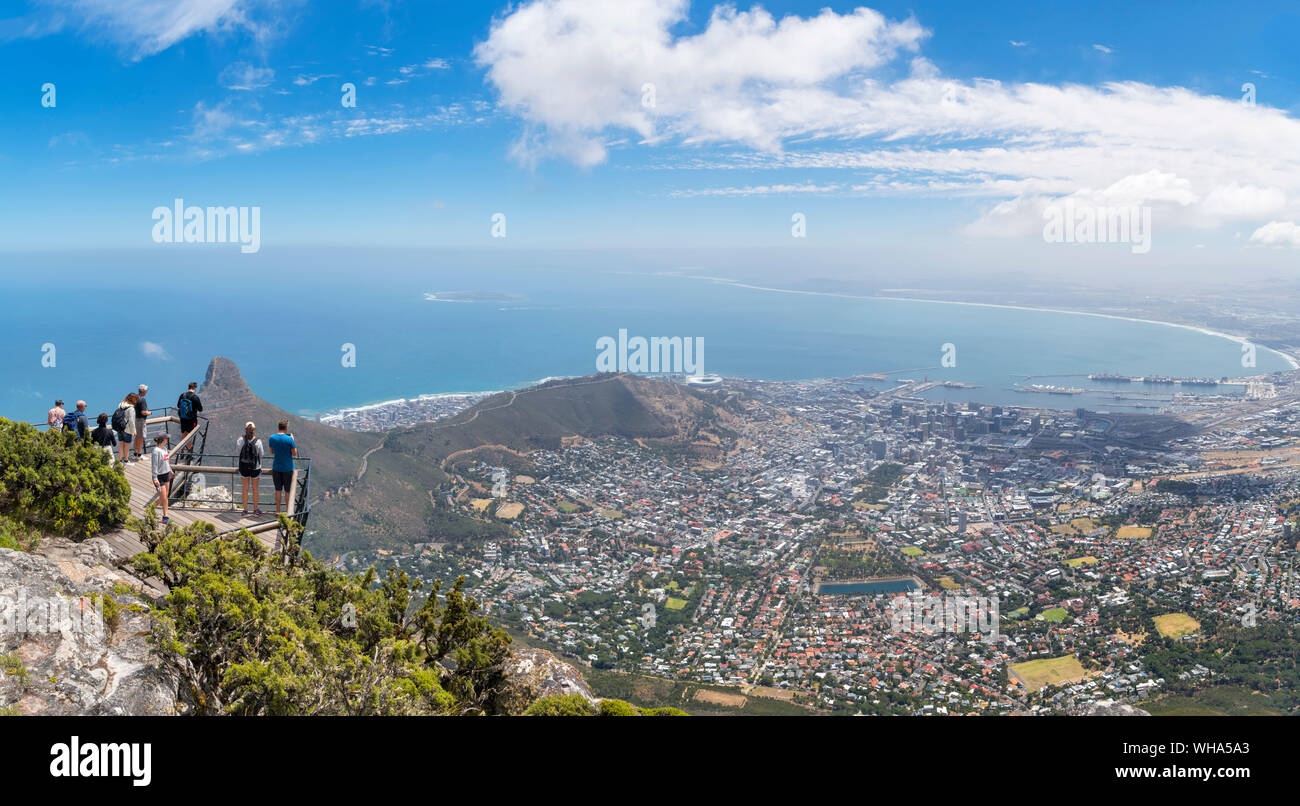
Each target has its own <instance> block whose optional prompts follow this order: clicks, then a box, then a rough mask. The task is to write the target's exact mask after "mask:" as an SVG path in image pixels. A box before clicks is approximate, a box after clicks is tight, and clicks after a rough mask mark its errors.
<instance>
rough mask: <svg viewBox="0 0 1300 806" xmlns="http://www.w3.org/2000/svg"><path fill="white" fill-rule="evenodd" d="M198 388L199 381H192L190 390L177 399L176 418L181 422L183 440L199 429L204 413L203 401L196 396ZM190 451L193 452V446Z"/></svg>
mask: <svg viewBox="0 0 1300 806" xmlns="http://www.w3.org/2000/svg"><path fill="white" fill-rule="evenodd" d="M198 388H199V384H198V382H197V381H190V386H189V388H188V389H186V390H185V392H184V393H183V394H182V395H181V396H180V397H178V398H176V416H177V417H179V418H180V421H181V439H182V440H183V439H185V435H186V434H188V433H189V432H191V431H193V430H194V429H195V428H198V425H199V412H201V411H203V401H202V400H200V399H199V396H198V395H197V394H195V391H194V390H195V389H198ZM190 451H191V452H193V447H192V446H191V448H190Z"/></svg>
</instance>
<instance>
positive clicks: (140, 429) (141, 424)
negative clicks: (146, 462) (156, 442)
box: [134, 384, 149, 459]
mask: <svg viewBox="0 0 1300 806" xmlns="http://www.w3.org/2000/svg"><path fill="white" fill-rule="evenodd" d="M148 391H149V387H148V386H145V385H144V384H140V392H139V398H140V399H139V400H137V401H136V402H135V453H134V456H135V458H137V459H142V458H144V439H145V437H146V436H148V435H147V434H145V429H146V428H147V427H148V420H149V401H147V400H145V399H144V395H145V392H148Z"/></svg>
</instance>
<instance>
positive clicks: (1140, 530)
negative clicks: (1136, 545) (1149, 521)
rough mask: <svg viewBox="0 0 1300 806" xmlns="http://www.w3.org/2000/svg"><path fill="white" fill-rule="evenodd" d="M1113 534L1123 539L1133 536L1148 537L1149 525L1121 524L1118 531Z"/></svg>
mask: <svg viewBox="0 0 1300 806" xmlns="http://www.w3.org/2000/svg"><path fill="white" fill-rule="evenodd" d="M1115 536H1116V537H1121V538H1125V539H1129V538H1134V537H1150V536H1151V527H1150V526H1121V527H1119V531H1118V532H1116V533H1115Z"/></svg>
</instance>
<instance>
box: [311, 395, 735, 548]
mask: <svg viewBox="0 0 1300 806" xmlns="http://www.w3.org/2000/svg"><path fill="white" fill-rule="evenodd" d="M729 416H730V415H728V414H727V413H726V412H723V411H721V410H720V409H718V408H717V407H715V406H714V405H713V404H712V403H711V402H709V401H708V400H707V398H706V397H705V396H703V395H701V394H699V393H696V392H693V391H690V390H687V389H685V388H684V387H682V386H679V385H677V384H674V383H666V382H662V381H652V380H647V379H644V378H639V377H636V376H632V375H603V376H589V377H585V378H577V379H572V380H564V381H553V382H550V383H547V384H542V385H540V386H535V387H531V388H529V389H524V390H520V391H517V392H506V393H503V394H500V395H496V396H494V397H491V398H488V399H487V400H484V401H481V402H480V403H479V404H477V405H475V406H473V407H472V408H470V409H467V410H466V411H463V412H461V413H460V414H457V415H456V416H454V417H450V418H447V419H445V420H440V421H438V422H435V423H422V424H420V425H416V426H412V427H410V428H404V429H398V430H396V431H392V432H390V433H389V434H388V436H387V438H386V439H385V441H384V445H383V447H382V448H381V449H380V450H377V451H375V452H374V453H373V454H372V455H371V456H370V457H369V460H368V462H367V470H366V473H365V475H364V476H363V477H362V478H361V479H360V480H359V481H358V482H357V483H356V484H355V485H354V486H353V487H352V488H351V489H350V490H348V491H347V492H345V493H343V494H342V495H341V496H340V497H339V499H338V500H337V501H335V500H331V501H329V502H327V504H328V506H322V507H320V508H318V509H317V510H314V513H315V512H321V513H324V514H323V516H322V517H321V518H320V519H319V520H316V521H313V523H312V530H313V531H314V532H316V534H315V535H313V538H312V542H311V543H309V545H310V546H311V547H313V548H314V549H315V550H317V551H326V552H332V551H343V550H347V549H354V548H362V547H375V548H389V549H400V548H402V547H404V546H408V545H410V544H411V543H414V542H424V541H432V542H446V541H452V542H456V541H461V540H473V539H483V538H489V537H492V536H504V535H507V534H509V527H507V526H506V525H505V524H503V523H500V522H496V521H486V520H479V519H477V518H469V517H466V516H464V515H462V514H460V513H458V512H456V511H454V510H453V509H452V508H451V507H450V506H448V505H447V504H446V502H445V493H447V492H448V491H450V489H451V488H452V486H453V482H454V480H455V479H454V473H455V470H456V468H457V467H458V466H459V465H460V464H462V463H468V462H470V461H474V460H483V461H487V462H490V463H493V464H503V465H507V466H510V467H511V468H513V469H515V470H518V471H528V470H529V469H530V468H531V463H530V461H529V459H528V456H527V455H528V454H529V453H530V452H532V451H535V450H539V449H544V448H545V449H555V448H559V447H560V445H561V442H562V440H564V439H565V438H572V437H585V438H591V437H598V436H605V435H615V436H622V437H627V438H631V439H640V440H642V442H643V444H645V445H647V446H648V447H658V448H661V449H664V450H674V451H675V450H696V451H697V452H699V453H706V454H707V453H708V452H709V451H711V450H713V445H714V443H715V442H716V441H717V440H716V438H713V439H709V438H707V436H708V434H709V433H712V432H719V433H725V428H724V427H723V423H724V422H725V420H726V419H728V418H729ZM338 504H342V506H339V505H338ZM313 517H316V515H315V514H313Z"/></svg>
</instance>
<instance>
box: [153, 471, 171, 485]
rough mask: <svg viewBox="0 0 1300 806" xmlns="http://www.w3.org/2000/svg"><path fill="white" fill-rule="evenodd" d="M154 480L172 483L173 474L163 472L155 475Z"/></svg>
mask: <svg viewBox="0 0 1300 806" xmlns="http://www.w3.org/2000/svg"><path fill="white" fill-rule="evenodd" d="M154 480H155V481H157V482H158V483H159V484H171V481H172V474H171V473H163V474H161V475H158V476H154Z"/></svg>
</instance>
